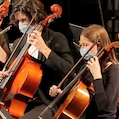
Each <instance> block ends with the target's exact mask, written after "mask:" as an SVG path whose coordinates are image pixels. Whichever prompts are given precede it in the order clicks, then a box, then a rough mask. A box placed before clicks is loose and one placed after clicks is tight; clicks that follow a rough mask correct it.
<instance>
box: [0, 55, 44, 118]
mask: <svg viewBox="0 0 119 119" xmlns="http://www.w3.org/2000/svg"><path fill="white" fill-rule="evenodd" d="M11 65H12V64H11ZM41 79H42V67H41V65H40V64H38V63H36V62H35V61H33V60H31V57H30V55H28V54H26V55H25V56H24V57H23V59H22V60H21V62H20V65H18V67H17V70H16V71H15V74H13V76H12V77H11V78H10V80H9V82H8V83H7V85H6V86H5V88H4V89H3V91H2V95H0V101H1V103H0V108H1V109H2V108H6V109H7V110H8V112H9V113H10V115H12V116H13V117H17V118H19V117H21V116H22V115H23V114H24V112H25V109H26V106H27V103H28V100H29V98H33V95H34V93H35V92H36V90H37V88H38V86H39V84H40V82H41Z"/></svg>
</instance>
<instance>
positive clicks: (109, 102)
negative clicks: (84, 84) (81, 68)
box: [86, 64, 119, 119]
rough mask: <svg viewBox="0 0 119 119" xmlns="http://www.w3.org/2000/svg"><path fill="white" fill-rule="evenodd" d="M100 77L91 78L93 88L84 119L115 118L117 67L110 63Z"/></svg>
mask: <svg viewBox="0 0 119 119" xmlns="http://www.w3.org/2000/svg"><path fill="white" fill-rule="evenodd" d="M102 77H103V78H102V79H96V80H92V81H93V84H94V89H95V96H94V97H93V99H92V101H91V103H90V105H89V107H88V109H87V116H86V119H115V118H116V113H117V99H118V96H119V69H118V67H117V66H116V65H114V64H112V65H110V66H109V67H108V68H107V69H106V70H105V72H104V73H103V74H102Z"/></svg>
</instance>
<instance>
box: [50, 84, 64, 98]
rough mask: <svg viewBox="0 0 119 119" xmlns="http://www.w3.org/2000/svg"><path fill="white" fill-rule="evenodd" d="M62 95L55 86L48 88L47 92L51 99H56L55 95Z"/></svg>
mask: <svg viewBox="0 0 119 119" xmlns="http://www.w3.org/2000/svg"><path fill="white" fill-rule="evenodd" d="M61 93H62V90H61V89H59V88H57V86H56V85H52V87H50V90H49V95H50V96H51V97H56V96H57V94H61Z"/></svg>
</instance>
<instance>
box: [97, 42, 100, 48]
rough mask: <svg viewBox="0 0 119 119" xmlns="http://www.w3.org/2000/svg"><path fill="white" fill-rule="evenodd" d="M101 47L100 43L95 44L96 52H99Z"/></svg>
mask: <svg viewBox="0 0 119 119" xmlns="http://www.w3.org/2000/svg"><path fill="white" fill-rule="evenodd" d="M100 49H101V46H100V42H98V43H97V50H100Z"/></svg>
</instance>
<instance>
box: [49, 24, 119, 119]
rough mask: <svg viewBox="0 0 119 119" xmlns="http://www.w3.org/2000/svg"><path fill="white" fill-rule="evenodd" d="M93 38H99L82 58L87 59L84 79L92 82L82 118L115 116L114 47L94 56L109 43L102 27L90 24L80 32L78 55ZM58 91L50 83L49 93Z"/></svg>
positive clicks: (118, 84) (118, 78)
mask: <svg viewBox="0 0 119 119" xmlns="http://www.w3.org/2000/svg"><path fill="white" fill-rule="evenodd" d="M97 39H98V40H99V42H98V44H97V45H95V46H94V47H93V48H92V49H91V50H90V52H89V53H88V54H87V55H86V56H85V57H84V59H85V60H86V61H87V60H88V59H89V60H88V61H87V64H86V67H87V68H88V69H89V71H90V72H89V73H87V76H86V78H87V80H89V81H91V82H93V85H94V90H95V95H94V97H93V99H92V101H91V103H90V104H89V106H88V108H87V110H86V113H85V114H86V115H85V116H83V118H85V119H116V113H117V100H118V96H119V68H118V66H119V63H118V61H117V59H116V56H115V53H114V50H111V52H109V54H106V53H105V54H104V55H103V56H102V57H101V58H100V60H98V57H97V56H95V55H96V53H97V52H98V51H99V50H100V49H101V48H103V47H106V46H108V45H109V44H110V43H111V41H110V39H109V35H108V33H107V31H106V30H105V28H104V27H103V26H101V25H96V24H92V25H90V26H88V27H87V28H85V29H84V30H83V31H82V33H81V35H80V43H81V49H80V54H81V56H84V54H85V53H86V52H87V51H88V49H89V48H90V47H91V46H92V44H93V43H94V42H95V40H97ZM90 57H93V58H90ZM58 93H62V90H61V89H57V86H56V85H53V86H52V87H51V88H50V90H49V95H50V96H56V95H57V94H58ZM79 106H80V105H79ZM76 111H77V110H76Z"/></svg>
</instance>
